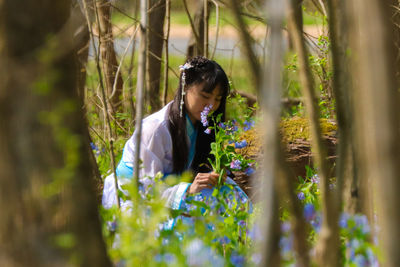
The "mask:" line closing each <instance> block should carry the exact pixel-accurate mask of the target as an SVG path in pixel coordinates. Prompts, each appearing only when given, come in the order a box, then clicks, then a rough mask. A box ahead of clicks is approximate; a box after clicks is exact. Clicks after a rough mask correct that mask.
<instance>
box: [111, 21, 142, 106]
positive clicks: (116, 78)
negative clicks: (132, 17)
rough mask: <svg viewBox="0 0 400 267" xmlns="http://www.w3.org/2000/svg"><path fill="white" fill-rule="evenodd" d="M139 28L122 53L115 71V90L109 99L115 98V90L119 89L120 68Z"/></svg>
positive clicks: (137, 28)
mask: <svg viewBox="0 0 400 267" xmlns="http://www.w3.org/2000/svg"><path fill="white" fill-rule="evenodd" d="M138 30H139V26H138V27H136V29H135V31H134V32H133V34H132V36H131V38H130V39H129V42H128V45H127V46H126V48H125V51H124V53H123V54H122V57H121V59H120V60H119V65H118V69H117V72H116V73H115V77H114V83H113V90H112V92H111V95H110V96H109V97H108V99H111V98H113V96H114V94H115V92H116V91H117V80H118V75H119V72H120V70H121V66H122V63H123V61H124V59H125V56H126V54H127V52H128V49H129V47H130V46H131V44H132V42H133V40H134V39H135V36H136V33H137V31H138Z"/></svg>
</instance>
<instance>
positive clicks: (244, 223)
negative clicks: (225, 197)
mask: <svg viewBox="0 0 400 267" xmlns="http://www.w3.org/2000/svg"><path fill="white" fill-rule="evenodd" d="M238 225H239V226H241V227H245V226H246V222H245V221H244V220H240V221H239V222H238Z"/></svg>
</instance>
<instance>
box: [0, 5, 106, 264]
mask: <svg viewBox="0 0 400 267" xmlns="http://www.w3.org/2000/svg"><path fill="white" fill-rule="evenodd" d="M70 5H71V2H70V1H51V0H41V1H39V2H38V1H25V2H24V8H21V5H20V3H19V2H17V1H14V0H3V1H1V2H0V20H1V22H0V25H1V26H0V40H1V42H0V43H1V44H0V56H1V58H2V60H1V61H0V62H1V63H0V125H1V127H0V169H1V172H0V209H1V212H2V217H1V220H0V262H1V263H2V265H4V266H71V265H80V266H111V263H110V261H109V259H108V257H107V252H106V249H105V244H104V242H103V240H102V235H101V226H100V222H99V214H98V213H97V205H96V201H95V195H94V192H93V190H92V187H91V181H90V179H88V177H90V176H91V165H90V163H89V155H88V148H87V147H88V145H89V144H88V143H87V141H86V140H87V139H86V138H85V130H84V129H85V127H86V125H85V122H84V119H83V116H82V111H81V109H80V106H79V101H78V95H77V94H76V90H75V86H76V72H75V63H74V57H73V44H72V39H73V38H72V33H73V30H74V29H72V27H71V26H72V24H71V22H73V21H68V22H67V20H68V16H69V10H70ZM32 36H34V38H33V37H32Z"/></svg>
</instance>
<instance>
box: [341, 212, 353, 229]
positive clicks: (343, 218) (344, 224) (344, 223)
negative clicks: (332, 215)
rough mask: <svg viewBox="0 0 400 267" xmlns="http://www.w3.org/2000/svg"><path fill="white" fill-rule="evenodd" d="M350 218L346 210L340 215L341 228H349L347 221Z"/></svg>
mask: <svg viewBox="0 0 400 267" xmlns="http://www.w3.org/2000/svg"><path fill="white" fill-rule="evenodd" d="M349 218H350V215H349V214H348V213H346V212H343V213H342V214H341V215H340V219H339V226H340V227H341V228H347V222H348V220H349Z"/></svg>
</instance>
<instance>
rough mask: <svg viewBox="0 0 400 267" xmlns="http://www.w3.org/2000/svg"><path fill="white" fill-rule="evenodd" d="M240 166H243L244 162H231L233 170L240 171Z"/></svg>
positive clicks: (236, 160)
mask: <svg viewBox="0 0 400 267" xmlns="http://www.w3.org/2000/svg"><path fill="white" fill-rule="evenodd" d="M240 164H242V162H241V161H240V160H238V159H235V160H234V161H232V162H231V169H234V170H240Z"/></svg>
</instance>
